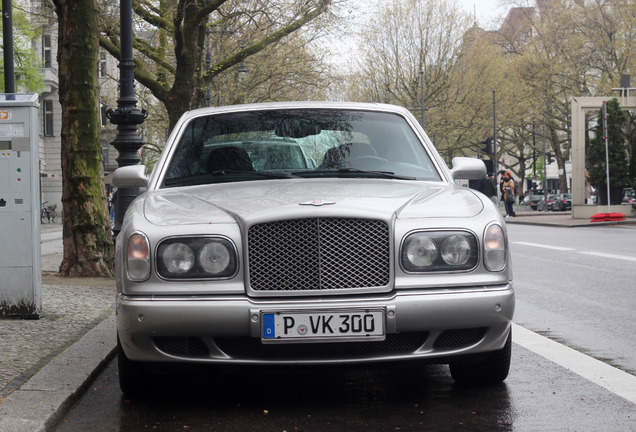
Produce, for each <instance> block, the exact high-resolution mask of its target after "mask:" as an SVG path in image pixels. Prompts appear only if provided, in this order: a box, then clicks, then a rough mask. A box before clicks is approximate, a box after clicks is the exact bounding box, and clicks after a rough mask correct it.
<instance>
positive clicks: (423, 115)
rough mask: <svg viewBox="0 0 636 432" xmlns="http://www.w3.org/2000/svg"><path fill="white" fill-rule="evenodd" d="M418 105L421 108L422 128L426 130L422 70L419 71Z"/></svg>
mask: <svg viewBox="0 0 636 432" xmlns="http://www.w3.org/2000/svg"><path fill="white" fill-rule="evenodd" d="M420 106H421V108H422V129H424V130H426V106H425V100H424V70H421V71H420Z"/></svg>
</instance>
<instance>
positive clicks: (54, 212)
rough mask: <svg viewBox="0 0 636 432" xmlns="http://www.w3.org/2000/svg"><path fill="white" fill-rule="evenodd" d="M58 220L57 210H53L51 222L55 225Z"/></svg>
mask: <svg viewBox="0 0 636 432" xmlns="http://www.w3.org/2000/svg"><path fill="white" fill-rule="evenodd" d="M56 218H57V212H56V211H55V210H51V222H53V223H55V222H57V220H56Z"/></svg>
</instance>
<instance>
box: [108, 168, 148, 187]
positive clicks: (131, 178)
mask: <svg viewBox="0 0 636 432" xmlns="http://www.w3.org/2000/svg"><path fill="white" fill-rule="evenodd" d="M148 180H149V179H148V177H147V176H146V167H145V166H144V165H129V166H125V167H121V168H117V169H116V170H115V172H114V173H113V185H114V186H117V187H118V188H136V187H147V186H148Z"/></svg>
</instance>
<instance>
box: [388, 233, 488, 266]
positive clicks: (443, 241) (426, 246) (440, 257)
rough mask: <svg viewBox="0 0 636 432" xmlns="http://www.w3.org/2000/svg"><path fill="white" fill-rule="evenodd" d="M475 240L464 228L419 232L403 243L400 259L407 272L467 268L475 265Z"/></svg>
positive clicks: (476, 255)
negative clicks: (461, 229) (460, 229)
mask: <svg viewBox="0 0 636 432" xmlns="http://www.w3.org/2000/svg"><path fill="white" fill-rule="evenodd" d="M478 255H479V254H478V251H477V240H476V239H475V236H473V235H472V234H470V233H469V232H465V231H421V232H414V233H412V234H409V235H408V236H407V237H406V239H405V240H404V242H403V244H402V250H401V252H400V262H401V264H402V268H403V269H404V270H405V271H407V272H412V273H421V272H433V271H459V270H470V269H472V268H474V267H475V266H476V265H477V259H478Z"/></svg>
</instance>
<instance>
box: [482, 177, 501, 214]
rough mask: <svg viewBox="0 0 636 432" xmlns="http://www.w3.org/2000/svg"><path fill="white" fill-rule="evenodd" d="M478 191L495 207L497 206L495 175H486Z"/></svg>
mask: <svg viewBox="0 0 636 432" xmlns="http://www.w3.org/2000/svg"><path fill="white" fill-rule="evenodd" d="M479 191H480V192H481V193H483V194H484V195H486V196H487V197H488V198H490V200H491V201H492V202H493V203H494V204H495V206H497V205H498V202H497V182H496V181H495V173H491V172H489V173H488V174H486V177H485V178H484V180H483V181H482V182H481V187H480V188H479Z"/></svg>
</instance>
